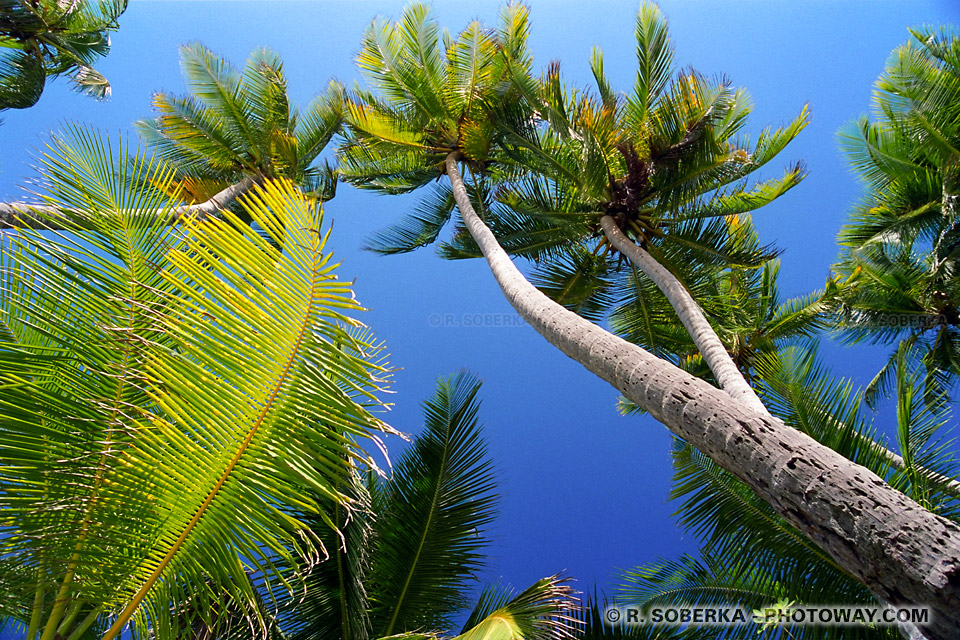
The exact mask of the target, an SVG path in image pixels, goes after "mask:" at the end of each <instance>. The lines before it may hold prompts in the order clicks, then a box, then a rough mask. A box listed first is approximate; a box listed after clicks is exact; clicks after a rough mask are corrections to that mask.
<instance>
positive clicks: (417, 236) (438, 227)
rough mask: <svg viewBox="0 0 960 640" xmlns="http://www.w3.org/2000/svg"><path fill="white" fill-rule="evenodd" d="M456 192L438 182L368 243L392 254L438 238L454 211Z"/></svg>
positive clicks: (432, 241) (416, 247)
mask: <svg viewBox="0 0 960 640" xmlns="http://www.w3.org/2000/svg"><path fill="white" fill-rule="evenodd" d="M455 206H456V205H455V203H454V201H453V192H452V191H451V190H450V187H448V186H446V185H442V184H441V185H438V186H437V188H436V189H434V190H433V191H431V192H430V193H429V194H428V195H427V196H426V197H425V198H424V199H423V200H422V201H421V202H420V204H419V205H418V206H417V209H416V210H415V211H414V212H413V213H410V214H408V215H407V216H406V217H405V218H404V219H403V220H401V221H400V222H398V223H396V224H394V225H393V226H391V227H388V228H387V229H384V230H382V231H379V232H377V233H376V234H375V235H374V236H373V237H372V238H370V240H369V241H368V243H367V248H368V249H370V250H371V251H374V252H376V253H380V254H384V255H389V254H393V253H406V252H408V251H414V250H416V249H419V248H420V247H423V246H426V245H428V244H433V243H434V242H436V240H437V237H438V236H439V235H440V232H441V231H442V230H443V227H444V226H445V225H446V224H447V222H448V221H449V220H450V216H451V215H453V209H454V207H455Z"/></svg>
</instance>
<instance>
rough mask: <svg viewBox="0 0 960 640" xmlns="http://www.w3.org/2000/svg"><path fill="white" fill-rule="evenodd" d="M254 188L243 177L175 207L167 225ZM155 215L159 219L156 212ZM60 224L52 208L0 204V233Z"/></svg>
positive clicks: (217, 206) (205, 213) (210, 210)
mask: <svg viewBox="0 0 960 640" xmlns="http://www.w3.org/2000/svg"><path fill="white" fill-rule="evenodd" d="M255 184H257V180H256V179H255V178H252V177H246V178H244V179H243V180H241V181H240V182H237V183H235V184H232V185H230V186H229V187H227V188H226V189H224V190H223V191H220V192H219V193H217V194H216V195H215V196H213V197H212V198H210V199H209V200H207V201H206V202H199V203H197V204H190V205H183V206H180V207H176V208H174V209H173V210H172V211H171V216H170V220H169V221H168V224H176V223H177V221H178V220H179V219H180V218H181V217H183V216H187V215H190V214H195V215H198V216H200V217H206V216H211V215H214V214H215V213H216V212H217V211H220V210H221V209H226V208H227V207H228V206H230V205H231V204H232V203H233V201H234V200H236V199H237V198H239V197H240V196H242V195H244V194H245V193H247V192H248V191H250V189H252V188H253V186H254V185H255ZM157 215H160V211H159V210H158V211H157ZM64 222H65V220H62V219H59V211H58V210H57V208H56V207H51V206H49V205H33V204H27V203H23V202H0V229H50V230H55V229H63V228H64ZM71 223H72V224H75V221H71Z"/></svg>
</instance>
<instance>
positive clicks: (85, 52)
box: [0, 0, 127, 111]
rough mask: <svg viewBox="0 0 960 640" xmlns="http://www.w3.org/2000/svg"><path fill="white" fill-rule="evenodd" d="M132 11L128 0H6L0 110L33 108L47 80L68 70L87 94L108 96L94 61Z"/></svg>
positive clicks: (0, 30)
mask: <svg viewBox="0 0 960 640" xmlns="http://www.w3.org/2000/svg"><path fill="white" fill-rule="evenodd" d="M126 9H127V0H80V1H78V2H60V1H58V0H0V50H2V51H3V53H2V54H0V111H3V110H4V109H25V108H27V107H32V106H33V105H34V104H36V103H37V100H39V99H40V95H41V94H42V93H43V89H44V86H45V85H46V81H47V78H49V77H54V76H61V75H66V74H70V76H69V77H70V81H71V82H72V83H73V85H74V87H76V89H77V90H78V91H80V92H81V93H85V94H87V95H89V96H93V97H95V98H98V99H103V98H106V97H108V96H109V95H110V83H108V82H107V79H106V78H104V77H103V76H102V75H101V74H100V73H99V72H97V71H96V70H95V69H94V68H93V67H92V66H91V65H92V64H93V63H94V61H95V60H96V59H97V58H100V57H102V56H104V55H106V54H107V52H108V51H109V50H110V32H111V31H114V30H115V29H116V28H117V19H118V18H119V17H120V15H121V14H122V13H123V12H124V11H126Z"/></svg>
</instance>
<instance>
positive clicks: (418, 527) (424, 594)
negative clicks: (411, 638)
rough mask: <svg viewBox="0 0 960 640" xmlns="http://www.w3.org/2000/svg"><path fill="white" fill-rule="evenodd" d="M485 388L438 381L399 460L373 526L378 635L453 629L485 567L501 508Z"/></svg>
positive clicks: (459, 380) (468, 379)
mask: <svg viewBox="0 0 960 640" xmlns="http://www.w3.org/2000/svg"><path fill="white" fill-rule="evenodd" d="M479 388H480V383H479V381H477V380H476V378H474V377H472V376H470V375H467V374H463V373H461V374H458V375H456V376H453V377H451V378H450V379H446V380H440V381H438V389H437V393H436V394H435V396H434V397H433V398H431V399H430V400H429V401H427V402H426V403H424V414H425V430H424V432H423V433H422V434H421V435H420V436H418V438H417V439H416V440H415V441H414V443H413V445H412V446H411V448H410V449H408V450H407V451H406V452H405V454H404V455H403V456H402V457H401V458H400V460H398V461H397V463H396V465H395V467H394V473H393V477H392V478H391V479H390V481H389V483H388V484H387V485H386V486H385V495H384V503H385V506H386V509H385V511H384V512H383V513H381V514H379V516H378V517H377V519H376V521H375V522H374V534H375V536H376V539H377V545H376V553H374V554H373V555H372V559H371V563H372V564H371V573H370V583H369V584H370V585H371V586H370V587H369V589H370V592H371V594H374V593H375V596H374V597H373V598H372V599H371V605H372V609H371V611H370V622H371V627H372V629H373V635H374V636H375V637H379V636H386V635H391V634H395V633H399V632H405V631H410V630H413V629H425V628H428V629H449V628H450V622H451V616H452V615H454V614H455V612H456V611H458V610H459V609H462V608H463V607H464V606H465V605H466V604H467V590H468V588H469V583H470V580H471V578H472V577H473V575H474V572H475V571H476V570H477V568H479V567H480V566H482V565H483V562H484V561H483V557H482V555H481V554H480V550H481V549H482V548H483V546H484V545H485V544H486V540H485V537H484V536H483V535H482V530H483V528H484V527H485V526H486V525H487V524H488V523H489V522H490V520H491V519H492V517H493V514H494V511H495V508H496V506H495V505H496V495H495V494H494V486H493V476H492V462H491V460H490V459H489V457H488V456H487V454H486V446H485V444H484V442H483V439H482V437H481V434H480V427H479V425H478V423H477V418H476V415H477V411H478V409H479V402H478V398H477V394H478V392H479Z"/></svg>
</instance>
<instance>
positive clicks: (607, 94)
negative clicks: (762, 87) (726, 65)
mask: <svg viewBox="0 0 960 640" xmlns="http://www.w3.org/2000/svg"><path fill="white" fill-rule="evenodd" d="M636 39H637V57H638V71H637V75H636V79H635V83H634V87H633V92H632V94H631V95H630V96H629V97H628V96H626V95H624V94H621V93H618V92H616V91H614V90H613V89H612V87H611V85H610V83H609V81H608V80H607V78H606V76H605V74H604V67H603V55H602V53H601V51H600V50H599V49H594V51H593V54H592V57H591V61H590V64H591V69H592V71H593V75H594V79H595V81H596V84H597V93H598V95H596V96H593V95H590V94H588V93H585V92H575V93H574V94H570V93H569V92H568V91H566V90H565V89H564V86H563V83H562V81H561V79H560V76H559V70H558V69H557V68H555V67H554V68H551V69H550V70H548V73H547V76H546V78H545V79H544V81H543V82H542V83H541V86H540V87H537V86H535V85H531V86H528V87H527V89H526V90H525V91H524V95H525V97H527V98H528V99H530V100H531V101H534V103H535V104H536V105H537V108H538V110H540V111H541V112H542V113H543V114H544V115H545V118H546V121H547V123H548V124H549V127H547V128H545V129H542V130H541V131H540V132H539V133H540V135H539V136H538V137H537V138H536V139H534V140H530V141H526V140H517V141H516V143H517V144H518V146H519V148H518V152H519V156H520V158H521V159H522V160H525V161H526V162H525V163H526V164H528V165H529V166H532V167H533V168H534V169H535V172H534V173H533V174H532V175H530V176H528V177H525V178H524V179H522V180H520V181H517V182H516V183H515V184H513V185H510V186H508V187H507V188H506V189H505V192H504V193H503V194H501V198H502V199H504V200H505V202H506V203H507V204H508V205H509V207H508V208H507V211H513V212H519V213H521V214H522V215H523V216H526V217H528V218H529V219H533V220H542V221H543V222H544V223H545V224H546V225H553V226H565V227H568V228H571V232H572V233H576V231H577V230H578V229H579V230H580V232H581V235H580V242H581V243H584V244H587V245H592V246H593V250H594V252H596V251H600V250H606V249H607V248H610V249H613V250H616V251H618V252H619V253H620V254H621V255H623V256H625V257H626V258H627V259H629V261H630V263H631V265H632V266H634V267H636V268H638V269H639V270H640V271H641V272H642V273H643V274H644V275H645V276H646V277H647V278H649V279H650V280H651V281H652V282H653V283H654V284H656V286H657V287H658V288H659V289H660V290H661V291H662V292H663V294H664V295H665V296H666V298H667V299H668V300H669V301H670V304H671V306H672V307H673V308H674V309H675V311H676V313H677V316H678V317H679V319H680V320H681V323H682V324H683V326H684V327H685V328H686V329H687V331H688V332H689V333H690V335H691V336H692V337H693V340H694V342H695V344H696V345H697V348H698V350H699V351H700V353H701V354H702V356H703V358H704V360H705V361H706V362H707V363H708V366H709V367H710V369H711V371H712V372H713V375H714V377H715V378H716V379H717V382H718V384H719V385H720V386H721V388H723V389H724V390H727V391H729V392H730V394H731V395H732V396H733V397H735V398H739V399H742V400H743V401H744V402H747V403H748V404H750V405H751V406H753V407H754V408H756V409H757V410H760V411H763V410H764V409H763V406H762V404H761V403H760V402H759V401H758V400H757V398H756V396H755V394H754V393H753V392H752V390H751V389H750V387H749V385H748V384H747V382H746V381H745V380H744V379H743V377H742V376H741V375H739V374H738V372H737V370H736V367H735V366H734V363H733V362H732V361H731V360H730V358H728V357H727V352H726V350H725V349H724V348H723V345H722V343H721V341H720V340H719V339H718V337H717V336H716V334H715V333H714V331H713V329H712V328H711V326H710V324H709V322H707V320H706V318H705V317H704V316H703V314H702V312H701V310H700V308H699V306H698V305H697V303H696V302H695V301H694V299H693V298H692V297H691V295H690V292H689V290H688V288H687V287H686V286H685V285H684V280H688V279H689V278H690V277H691V276H690V274H693V273H697V272H702V271H704V270H708V269H711V268H714V267H721V268H722V267H725V266H727V265H731V264H734V265H738V266H758V265H759V264H760V263H761V262H762V261H763V260H765V259H768V258H769V257H770V252H769V250H768V249H767V250H765V248H763V247H761V246H760V245H758V244H755V243H754V244H744V243H743V242H739V240H742V237H741V236H739V235H738V234H736V233H730V232H728V230H727V229H725V226H726V225H725V220H724V218H725V217H727V216H736V215H738V214H743V213H746V212H749V211H752V210H754V209H757V208H759V207H762V206H763V205H765V204H768V203H770V202H772V201H773V200H775V199H776V198H778V197H779V196H780V195H782V194H783V193H785V192H786V191H787V190H789V189H791V188H792V187H793V186H795V185H796V184H798V183H799V182H800V180H802V178H803V176H804V173H805V172H804V170H803V168H802V166H801V165H800V164H796V165H794V166H792V167H790V168H788V169H787V171H786V172H785V173H784V175H783V177H782V178H780V179H774V180H766V181H762V182H759V183H757V184H756V185H754V186H753V187H752V188H750V185H749V183H748V178H749V177H750V175H751V174H753V173H754V172H755V171H757V170H758V169H760V168H761V167H762V166H764V165H765V164H767V163H768V162H769V161H770V160H772V159H773V157H774V156H776V155H777V154H778V153H779V152H780V151H781V150H782V149H783V148H784V147H785V146H786V145H787V144H788V143H789V142H790V141H791V140H792V139H793V138H794V137H795V136H796V135H797V134H798V133H799V132H800V131H801V130H802V129H803V128H804V126H805V125H806V123H807V113H806V109H804V110H803V111H802V112H801V113H800V115H799V116H798V117H797V118H796V119H795V120H794V121H793V122H791V123H790V124H789V125H788V126H786V127H785V128H782V129H777V130H773V131H771V130H769V129H768V130H766V131H764V132H763V133H762V134H761V135H760V137H759V139H758V140H757V141H756V143H754V144H752V143H751V141H750V140H749V138H747V137H746V136H744V135H743V134H742V128H743V127H744V126H745V124H746V120H747V117H748V115H749V113H750V111H751V109H752V107H751V104H750V101H749V97H748V96H747V94H746V92H745V91H744V90H742V89H733V88H732V87H731V86H730V84H729V81H727V80H726V79H721V80H719V81H710V80H708V79H706V78H704V77H703V76H702V75H700V74H698V73H696V72H695V71H692V70H685V71H683V72H681V73H680V74H679V75H677V76H676V78H675V79H674V80H673V81H672V82H671V81H670V77H671V75H672V74H673V68H672V67H673V64H672V63H673V49H672V46H671V43H670V38H669V33H668V29H667V22H666V18H665V17H664V16H663V14H662V13H661V12H660V10H659V8H658V7H656V5H652V4H647V5H644V6H643V7H641V9H640V12H639V13H638V16H637V28H636ZM538 156H540V157H538ZM518 226H519V225H518ZM584 231H585V232H586V233H584ZM598 232H600V233H601V237H600V239H599V242H598V241H597V240H595V236H596V235H597V233H598Z"/></svg>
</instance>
